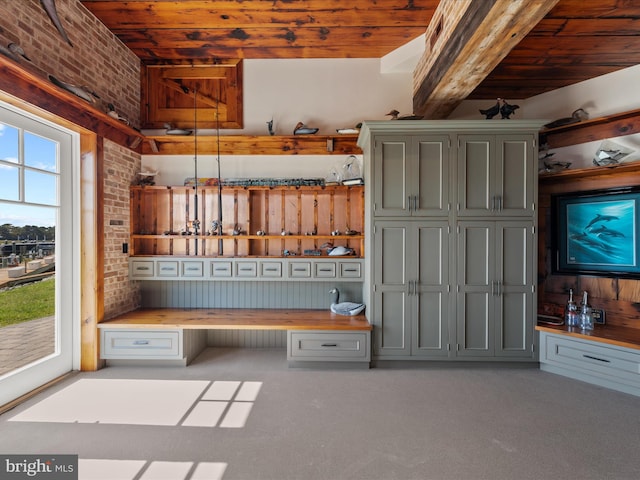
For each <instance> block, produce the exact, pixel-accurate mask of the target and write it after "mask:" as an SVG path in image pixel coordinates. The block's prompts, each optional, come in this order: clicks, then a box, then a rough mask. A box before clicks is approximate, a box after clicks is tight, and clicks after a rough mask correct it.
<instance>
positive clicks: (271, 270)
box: [264, 268, 278, 272]
mask: <svg viewBox="0 0 640 480" xmlns="http://www.w3.org/2000/svg"><path fill="white" fill-rule="evenodd" d="M264 271H265V272H277V271H278V269H277V268H265V269H264Z"/></svg>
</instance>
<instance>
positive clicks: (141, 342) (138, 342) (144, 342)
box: [133, 340, 149, 345]
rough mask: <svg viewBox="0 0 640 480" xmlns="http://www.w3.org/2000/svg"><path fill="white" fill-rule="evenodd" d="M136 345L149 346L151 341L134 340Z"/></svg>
mask: <svg viewBox="0 0 640 480" xmlns="http://www.w3.org/2000/svg"><path fill="white" fill-rule="evenodd" d="M133 344H134V345H149V340H134V342H133Z"/></svg>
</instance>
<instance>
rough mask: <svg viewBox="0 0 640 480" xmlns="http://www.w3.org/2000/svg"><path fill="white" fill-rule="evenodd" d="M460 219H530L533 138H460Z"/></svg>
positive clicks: (534, 154)
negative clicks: (515, 217)
mask: <svg viewBox="0 0 640 480" xmlns="http://www.w3.org/2000/svg"><path fill="white" fill-rule="evenodd" d="M457 138H458V142H457V144H458V159H457V160H458V169H457V181H456V183H457V187H458V189H457V191H458V201H457V215H458V216H461V217H485V216H491V217H495V216H498V217H509V216H524V217H530V216H532V215H533V213H534V207H535V201H536V195H535V192H536V184H537V166H538V158H537V150H536V148H535V144H534V142H535V136H534V135H533V134H528V135H522V134H512V135H490V134H478V135H458V137H457Z"/></svg>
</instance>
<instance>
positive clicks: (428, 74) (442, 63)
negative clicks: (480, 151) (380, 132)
mask: <svg viewBox="0 0 640 480" xmlns="http://www.w3.org/2000/svg"><path fill="white" fill-rule="evenodd" d="M557 1H558V0H547V1H542V0H492V1H489V0H487V1H485V2H466V1H462V0H441V2H440V4H439V5H438V8H437V9H436V12H435V13H434V17H433V19H432V22H431V24H430V25H429V29H428V30H427V34H426V38H427V47H428V48H427V49H426V51H425V54H424V56H423V57H422V59H421V61H420V63H419V65H418V67H417V68H416V71H415V72H414V95H413V111H414V113H416V114H420V115H424V116H425V117H426V118H432V119H438V118H446V117H447V116H448V115H449V114H450V113H451V112H452V111H453V110H454V109H455V107H456V106H457V105H458V104H459V103H460V102H462V100H464V99H465V98H467V97H468V96H469V94H470V93H471V92H472V91H473V90H474V89H475V88H476V87H477V86H478V85H479V84H480V82H482V81H483V80H484V79H485V77H486V76H487V75H489V73H491V71H492V70H493V69H494V68H495V67H496V66H497V65H498V64H499V63H500V61H502V59H504V57H505V56H506V55H507V54H508V52H510V51H511V50H512V49H513V48H514V47H515V46H516V45H517V44H518V43H519V42H520V41H521V40H522V39H523V38H524V37H525V36H526V35H527V33H529V31H530V30H531V29H532V28H533V27H534V26H535V25H536V24H537V23H538V22H539V21H540V20H541V19H542V18H543V17H544V16H545V15H546V14H547V13H548V12H549V10H550V9H551V8H552V7H553V6H554V5H555V4H556V3H557ZM441 12H442V13H441ZM440 18H442V22H441V23H439V22H440ZM448 22H450V23H448ZM438 24H439V25H440V27H438ZM434 29H435V30H439V32H440V34H439V37H438V38H437V39H434V38H435V37H434V36H435V34H436V32H435V31H434ZM430 43H432V44H433V45H430Z"/></svg>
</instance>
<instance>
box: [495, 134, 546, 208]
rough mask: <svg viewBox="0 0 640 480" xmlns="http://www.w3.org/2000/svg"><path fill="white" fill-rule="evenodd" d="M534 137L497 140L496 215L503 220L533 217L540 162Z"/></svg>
mask: <svg viewBox="0 0 640 480" xmlns="http://www.w3.org/2000/svg"><path fill="white" fill-rule="evenodd" d="M534 145H535V144H534V139H533V137H532V136H531V135H515V134H514V135H498V136H496V162H495V165H496V168H495V176H496V182H495V185H496V190H495V197H496V198H497V203H498V205H497V209H496V211H497V212H498V213H499V215H501V216H532V215H533V214H534V209H535V205H534V204H535V201H536V187H537V183H538V181H537V178H538V174H537V164H538V158H537V153H536V149H535V146H534Z"/></svg>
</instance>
